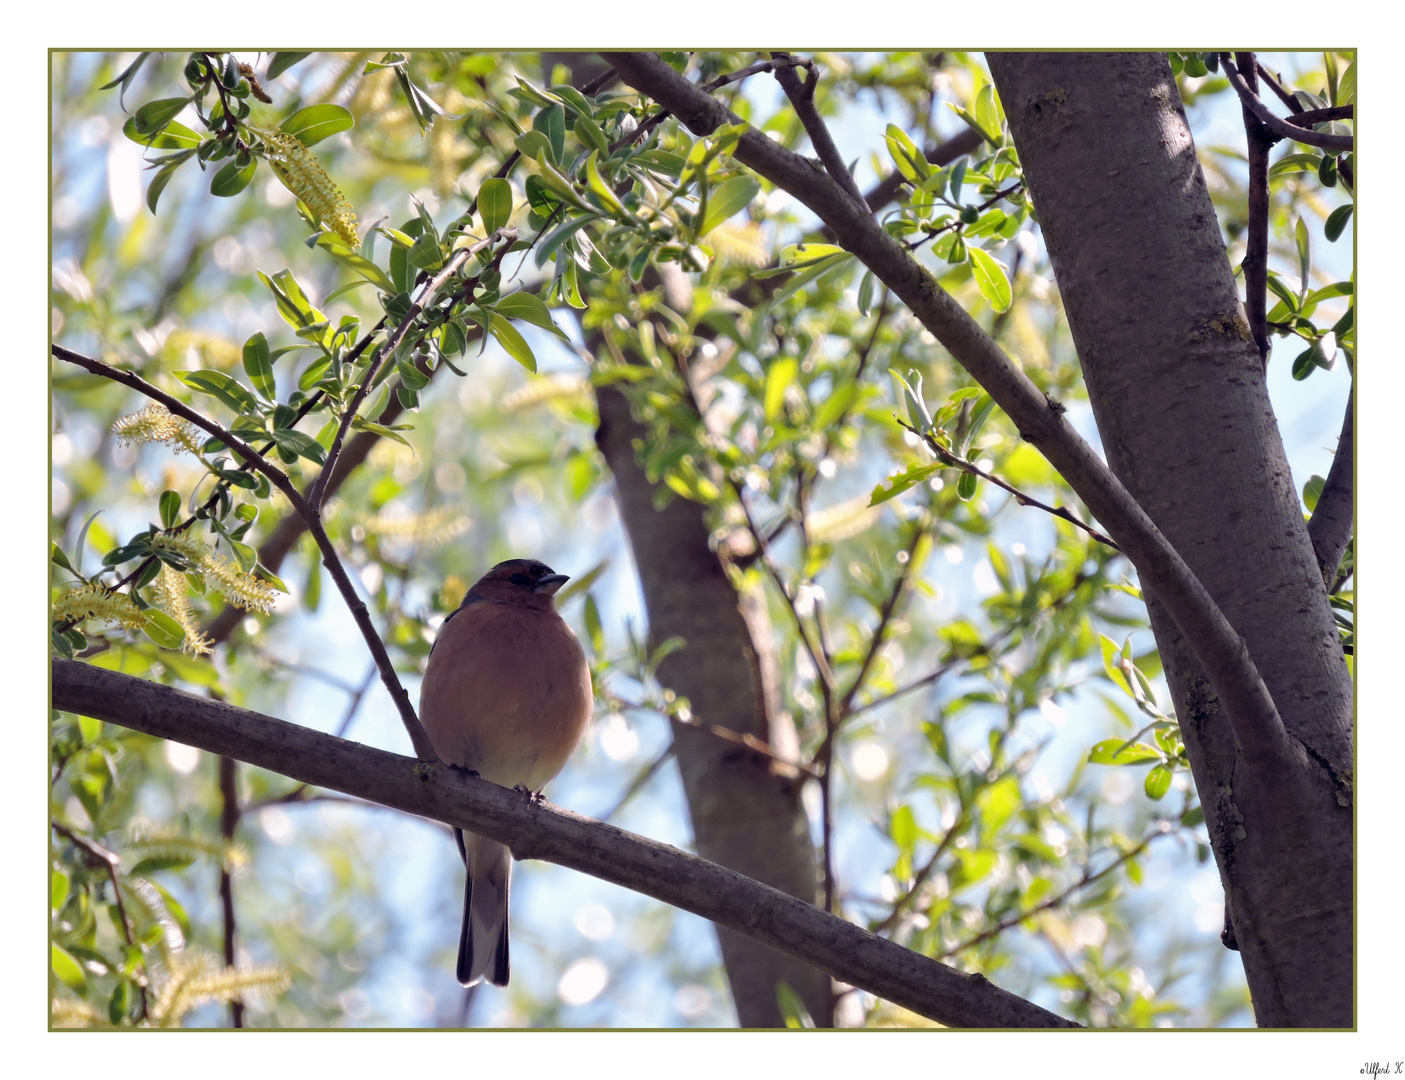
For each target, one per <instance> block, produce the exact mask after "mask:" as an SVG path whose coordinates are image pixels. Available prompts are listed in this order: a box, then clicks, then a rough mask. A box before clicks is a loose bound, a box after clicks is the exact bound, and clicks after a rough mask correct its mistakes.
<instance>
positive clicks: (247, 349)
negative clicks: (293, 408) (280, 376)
mask: <svg viewBox="0 0 1405 1080" xmlns="http://www.w3.org/2000/svg"><path fill="white" fill-rule="evenodd" d="M244 374H246V375H248V376H249V381H250V382H251V383H253V384H254V389H255V390H257V391H258V392H259V393H260V394H261V395H263V398H264V400H265V401H274V400H276V399H277V396H278V387H277V383H276V382H275V381H274V377H273V360H272V358H271V357H270V355H269V352H268V339H267V338H266V337H264V336H263V331H262V330H258V331H255V333H254V335H253V336H252V337H251V338H249V340H248V341H246V342H244Z"/></svg>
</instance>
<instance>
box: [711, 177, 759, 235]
mask: <svg viewBox="0 0 1405 1080" xmlns="http://www.w3.org/2000/svg"><path fill="white" fill-rule="evenodd" d="M760 190H761V184H760V182H759V181H758V180H757V179H756V178H755V177H754V176H751V175H744V176H734V177H732V178H731V179H730V180H727V181H724V182H723V183H721V184H719V185H718V186H717V187H715V188H713V190H712V192H711V194H710V195H709V196H708V200H707V213H706V214H705V215H704V216H703V220H702V222H701V223H700V224H699V225H698V235H699V236H706V235H707V234H708V233H709V232H711V231H712V230H713V229H715V228H717V226H719V225H721V224H722V223H723V222H724V221H726V220H727V219H728V218H729V217H731V216H732V215H733V214H736V213H738V212H740V211H742V210H744V209H746V206H747V204H748V203H750V202H751V200H752V199H754V198H756V193H757V192H758V191H760Z"/></svg>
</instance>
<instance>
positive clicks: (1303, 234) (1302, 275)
mask: <svg viewBox="0 0 1405 1080" xmlns="http://www.w3.org/2000/svg"><path fill="white" fill-rule="evenodd" d="M1293 242H1294V244H1295V246H1296V247H1297V249H1298V280H1299V281H1301V282H1302V286H1301V288H1302V294H1303V295H1304V296H1306V295H1307V293H1308V290H1309V288H1310V286H1309V284H1308V275H1309V274H1311V273H1312V243H1311V241H1310V240H1309V238H1308V235H1307V222H1306V221H1304V220H1303V219H1302V218H1298V224H1297V225H1296V226H1295V227H1294V229H1293Z"/></svg>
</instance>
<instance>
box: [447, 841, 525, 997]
mask: <svg viewBox="0 0 1405 1080" xmlns="http://www.w3.org/2000/svg"><path fill="white" fill-rule="evenodd" d="M455 833H456V836H455V839H457V840H458V841H459V850H460V852H461V853H462V854H463V857H464V868H465V879H466V880H465V883H464V894H463V925H462V928H461V929H460V932H459V960H458V967H457V970H456V974H457V975H458V980H459V982H460V983H461V984H462V985H464V986H472V985H473V984H474V983H476V982H478V981H479V980H480V979H482V978H484V977H485V976H486V977H487V979H488V981H489V982H490V983H492V984H493V985H494V986H506V985H507V980H508V977H509V975H510V965H509V963H508V936H507V902H508V892H509V888H510V886H511V881H512V852H510V851H509V850H508V849H507V848H506V847H504V846H503V845H502V844H499V843H496V842H494V841H492V840H488V839H485V838H484V837H481V836H477V835H475V834H474V833H463V834H458V830H455Z"/></svg>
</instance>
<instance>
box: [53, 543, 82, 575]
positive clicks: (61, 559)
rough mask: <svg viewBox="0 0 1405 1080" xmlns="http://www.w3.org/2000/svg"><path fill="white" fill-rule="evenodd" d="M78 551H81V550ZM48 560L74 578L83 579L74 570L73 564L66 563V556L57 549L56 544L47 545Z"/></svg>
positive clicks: (61, 549)
mask: <svg viewBox="0 0 1405 1080" xmlns="http://www.w3.org/2000/svg"><path fill="white" fill-rule="evenodd" d="M79 550H80V551H81V549H79ZM49 558H50V559H51V560H52V561H53V563H54V565H55V566H62V567H63V568H64V569H65V570H67V571H68V572H69V573H70V574H72V575H73V576H74V577H76V578H79V579H82V578H83V575H82V574H80V573H79V572H78V571H77V570H76V569H74V566H73V564H72V563H71V562H69V561H68V556H67V555H65V554H64V553H63V548H61V547H59V546H58V544H55V543H52V542H51V543H50V544H49Z"/></svg>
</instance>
